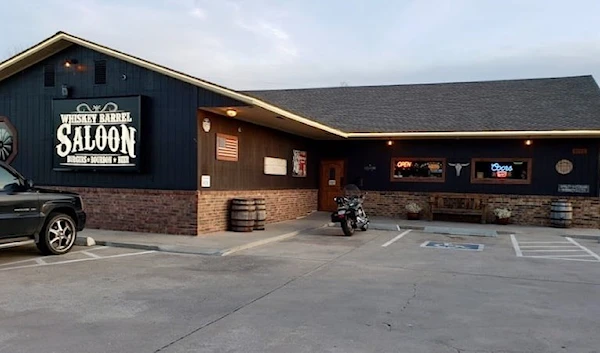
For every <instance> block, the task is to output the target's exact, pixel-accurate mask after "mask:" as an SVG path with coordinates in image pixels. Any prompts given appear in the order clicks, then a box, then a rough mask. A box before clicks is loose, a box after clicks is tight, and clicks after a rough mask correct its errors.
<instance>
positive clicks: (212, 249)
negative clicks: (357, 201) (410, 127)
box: [78, 212, 600, 256]
mask: <svg viewBox="0 0 600 353" xmlns="http://www.w3.org/2000/svg"><path fill="white" fill-rule="evenodd" d="M329 221H330V219H329V213H328V212H315V213H313V214H311V215H309V216H307V217H304V218H301V219H297V220H291V221H285V222H279V223H273V224H267V225H266V229H265V230H264V231H253V232H250V233H238V232H231V231H223V232H214V233H209V234H204V235H200V236H197V237H194V236H180V235H170V234H148V233H138V232H120V231H109V230H98V229H86V230H84V231H83V232H81V233H80V237H79V240H78V244H79V245H86V244H87V245H88V246H91V245H95V244H98V245H108V246H117V247H126V248H132V249H143V250H156V251H166V252H176V253H189V254H197V255H211V256H224V255H230V254H232V253H235V252H237V251H241V250H244V249H249V248H253V247H257V246H262V245H265V244H268V243H271V242H276V241H281V240H284V239H287V238H290V237H293V236H296V235H298V234H300V233H302V232H307V231H310V230H314V229H316V228H319V227H323V226H329V227H333V228H335V227H339V224H338V223H330V222H329ZM370 229H373V230H385V231H398V230H400V229H413V230H421V231H424V232H426V233H435V234H451V235H467V236H468V235H472V236H491V237H495V236H498V235H500V234H539V235H540V236H548V235H558V236H569V237H572V238H581V239H592V240H597V241H599V242H600V230H598V229H580V228H552V227H534V226H521V225H498V224H477V223H460V222H439V221H427V220H418V221H408V220H402V219H394V218H389V217H371V223H370Z"/></svg>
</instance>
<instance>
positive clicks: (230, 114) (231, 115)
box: [225, 109, 237, 118]
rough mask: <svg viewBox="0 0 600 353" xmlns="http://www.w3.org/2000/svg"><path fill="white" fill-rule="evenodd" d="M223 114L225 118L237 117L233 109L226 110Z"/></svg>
mask: <svg viewBox="0 0 600 353" xmlns="http://www.w3.org/2000/svg"><path fill="white" fill-rule="evenodd" d="M225 114H227V116H229V117H231V118H233V117H235V116H236V115H237V112H236V111H235V110H233V109H227V111H226V112H225Z"/></svg>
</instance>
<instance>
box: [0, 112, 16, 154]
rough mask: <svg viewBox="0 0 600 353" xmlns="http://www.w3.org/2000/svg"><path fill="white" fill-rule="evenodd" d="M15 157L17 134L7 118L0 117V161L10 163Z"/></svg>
mask: <svg viewBox="0 0 600 353" xmlns="http://www.w3.org/2000/svg"><path fill="white" fill-rule="evenodd" d="M16 155H17V132H16V130H15V128H14V126H13V125H12V124H11V123H10V121H9V120H8V118H5V117H1V116H0V161H2V162H6V163H10V162H11V161H12V160H13V159H14V158H15V156H16Z"/></svg>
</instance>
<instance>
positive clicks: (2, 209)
mask: <svg viewBox="0 0 600 353" xmlns="http://www.w3.org/2000/svg"><path fill="white" fill-rule="evenodd" d="M85 221H86V214H85V212H84V210H83V202H82V200H81V197H80V196H79V195H78V194H74V193H69V192H62V191H54V190H47V189H41V188H36V187H34V186H33V182H32V181H31V180H28V179H25V178H24V177H23V176H22V175H21V174H20V173H19V172H17V171H16V170H15V169H14V168H12V167H10V166H9V165H7V164H5V163H2V162H0V244H6V243H14V242H18V241H25V240H31V239H33V240H34V241H35V243H36V245H37V247H38V249H39V250H40V251H41V252H42V253H43V254H45V255H61V254H66V253H67V252H69V251H70V250H71V249H72V248H73V245H74V244H75V239H76V237H77V232H79V231H81V230H83V228H84V227H85Z"/></svg>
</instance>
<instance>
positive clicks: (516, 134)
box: [347, 130, 600, 139]
mask: <svg viewBox="0 0 600 353" xmlns="http://www.w3.org/2000/svg"><path fill="white" fill-rule="evenodd" d="M490 137H496V138H573V137H575V138H582V137H600V130H546V131H535V130H531V131H439V132H438V131H431V132H351V133H348V134H347V138H349V139H418V138H490Z"/></svg>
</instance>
